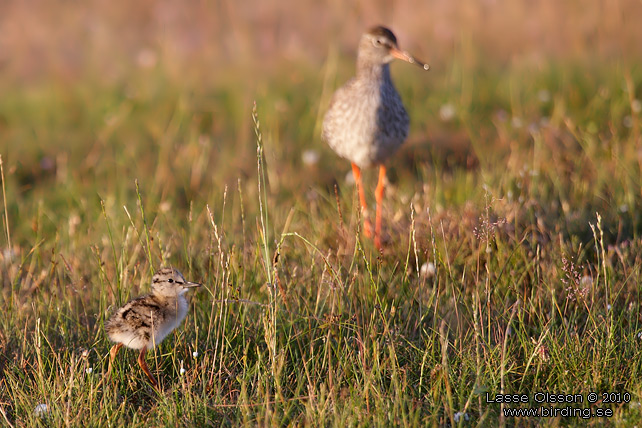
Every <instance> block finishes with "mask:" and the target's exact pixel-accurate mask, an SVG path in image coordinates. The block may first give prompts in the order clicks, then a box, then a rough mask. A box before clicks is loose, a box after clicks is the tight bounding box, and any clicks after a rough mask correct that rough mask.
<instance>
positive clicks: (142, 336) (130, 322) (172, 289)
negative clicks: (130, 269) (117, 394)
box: [105, 268, 200, 386]
mask: <svg viewBox="0 0 642 428" xmlns="http://www.w3.org/2000/svg"><path fill="white" fill-rule="evenodd" d="M199 286H200V284H197V283H195V282H188V281H186V280H185V278H184V277H183V275H182V274H181V273H180V272H179V271H178V270H176V269H174V268H164V269H161V270H159V271H158V272H156V273H155V274H154V276H153V277H152V292H151V293H150V294H147V295H145V296H141V297H138V298H136V299H133V300H131V301H129V302H128V303H126V304H125V305H124V306H123V307H121V308H120V309H118V310H117V311H116V312H115V313H114V314H113V315H112V316H111V318H109V320H108V321H107V322H106V323H105V330H106V332H107V336H108V337H109V339H110V340H111V341H112V342H116V344H115V345H114V346H113V347H112V349H111V351H110V355H111V358H110V369H109V370H111V363H112V362H113V360H114V358H115V357H116V354H117V353H118V350H119V349H120V348H121V347H122V346H123V345H124V346H126V347H128V348H131V349H137V350H140V353H139V355H138V363H139V364H140V366H141V368H142V369H143V371H144V372H145V374H146V375H147V376H148V377H149V380H150V381H151V382H152V384H153V385H154V386H156V385H157V383H156V380H155V379H154V377H153V376H152V375H151V373H150V372H149V369H148V368H147V364H146V363H145V359H144V356H145V353H146V352H147V350H148V349H151V348H153V347H155V346H157V345H158V344H159V343H160V342H161V341H162V340H163V339H164V338H165V337H166V336H167V335H168V334H169V333H171V331H172V330H174V329H175V328H176V327H178V325H179V324H180V323H181V321H183V319H185V316H186V315H187V306H188V304H187V299H186V298H185V295H184V294H185V293H186V292H187V290H188V289H189V288H192V287H199Z"/></svg>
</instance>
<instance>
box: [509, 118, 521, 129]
mask: <svg viewBox="0 0 642 428" xmlns="http://www.w3.org/2000/svg"><path fill="white" fill-rule="evenodd" d="M510 123H511V125H513V128H515V129H519V128H521V127H522V126H524V122H523V121H522V119H521V118H519V117H517V116H513V119H512V120H511V121H510Z"/></svg>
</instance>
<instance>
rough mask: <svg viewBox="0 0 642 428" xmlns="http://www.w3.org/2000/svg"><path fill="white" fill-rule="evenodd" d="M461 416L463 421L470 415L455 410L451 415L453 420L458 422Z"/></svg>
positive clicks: (468, 418)
mask: <svg viewBox="0 0 642 428" xmlns="http://www.w3.org/2000/svg"><path fill="white" fill-rule="evenodd" d="M462 418H463V419H464V421H469V420H470V415H469V414H468V413H464V412H457V413H455V414H454V415H453V419H454V420H455V422H459V421H460V420H461V419H462Z"/></svg>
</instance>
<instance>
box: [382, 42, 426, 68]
mask: <svg viewBox="0 0 642 428" xmlns="http://www.w3.org/2000/svg"><path fill="white" fill-rule="evenodd" d="M390 55H392V56H393V57H395V58H397V59H400V60H402V61H406V62H409V63H410V64H416V65H418V66H419V67H421V68H423V69H424V70H430V66H429V65H428V64H425V63H423V62H421V61H419V60H418V59H417V58H415V57H414V56H412V55H410V54H409V53H408V52H406V51H402V50H401V49H399V48H396V47H393V48H391V49H390Z"/></svg>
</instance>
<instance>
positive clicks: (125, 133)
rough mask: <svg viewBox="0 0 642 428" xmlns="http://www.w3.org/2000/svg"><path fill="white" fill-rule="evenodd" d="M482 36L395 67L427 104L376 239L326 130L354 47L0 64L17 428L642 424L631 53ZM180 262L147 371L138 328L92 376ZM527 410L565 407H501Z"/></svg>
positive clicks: (2, 414)
mask: <svg viewBox="0 0 642 428" xmlns="http://www.w3.org/2000/svg"><path fill="white" fill-rule="evenodd" d="M544 3H545V2H544ZM599 36H600V34H598V37H597V39H596V40H597V42H600V41H604V40H606V38H600V37H599ZM597 42H596V46H597V45H600V43H597ZM482 48H483V46H481V47H480V46H476V45H475V44H474V43H473V44H471V45H467V44H466V43H464V42H462V43H458V44H456V47H455V48H454V50H453V52H452V55H451V56H450V57H448V58H444V59H443V60H441V62H439V61H438V62H437V63H436V64H435V62H434V61H428V62H430V63H431V65H432V70H431V71H430V72H429V73H422V72H421V71H418V70H417V69H415V68H414V67H410V66H404V65H403V64H395V65H393V75H394V78H395V81H396V85H397V87H398V89H399V91H400V93H401V95H402V98H403V99H404V102H405V104H406V106H407V108H408V111H409V114H410V117H411V123H412V125H411V135H410V138H409V140H408V142H407V143H406V144H405V146H404V147H403V148H402V149H401V150H400V152H399V153H398V154H397V155H396V156H395V158H394V159H393V161H392V162H391V164H390V169H389V180H390V186H389V187H388V191H387V195H386V198H385V202H384V232H385V240H386V241H387V245H386V246H385V249H384V251H383V253H382V254H379V253H378V252H377V251H376V249H375V248H374V246H373V243H372V241H371V240H369V239H367V238H364V237H362V236H361V233H360V219H359V212H358V209H357V206H358V203H357V199H356V194H355V189H354V184H353V183H351V182H350V181H349V179H347V177H346V173H347V172H348V170H349V169H350V167H349V163H348V162H346V161H344V160H340V159H338V158H337V157H336V156H335V155H334V153H332V152H331V150H330V149H329V148H327V147H326V146H325V145H324V143H323V142H321V140H320V138H319V126H320V118H321V117H322V114H323V111H324V108H325V105H327V101H328V98H329V96H330V94H331V92H332V90H333V89H334V88H336V86H337V84H339V83H340V82H343V81H345V80H346V79H347V78H348V77H349V76H350V75H351V73H352V71H353V64H352V58H351V57H350V56H349V55H344V54H339V53H337V52H335V53H334V54H333V55H330V56H329V57H328V59H327V60H324V61H321V62H319V64H320V65H321V66H320V67H317V66H314V64H313V63H312V64H311V63H310V62H306V61H291V60H283V61H282V62H281V63H278V61H277V63H276V64H272V65H271V67H270V68H269V70H265V71H260V70H252V71H248V69H247V68H246V67H243V66H242V65H238V64H236V65H234V66H232V65H231V66H229V67H228V68H225V69H223V70H217V72H216V79H209V80H201V79H203V76H206V75H207V73H205V72H203V71H202V70H201V73H200V74H199V78H194V76H189V78H185V79H181V78H180V76H177V74H176V73H175V72H173V71H172V70H170V69H169V68H167V67H164V66H163V64H164V63H163V62H162V61H161V62H158V63H157V62H156V58H155V57H154V54H153V52H151V51H143V52H142V53H141V54H140V55H138V57H137V58H138V66H136V67H133V68H132V69H130V70H127V72H126V73H123V74H120V75H118V74H116V75H115V77H113V78H110V79H107V81H105V80H102V79H97V78H96V74H95V70H85V69H82V70H81V72H79V74H78V75H74V78H73V79H71V78H69V77H68V76H66V75H62V77H61V75H56V76H57V77H56V78H50V76H49V75H45V76H44V77H43V76H37V77H34V78H30V79H28V81H26V80H21V79H16V78H15V74H10V73H9V72H11V73H14V72H15V70H13V69H10V67H9V68H8V69H5V72H6V73H7V74H6V75H3V76H4V77H5V78H4V79H3V80H2V83H1V86H2V97H1V98H0V155H2V186H3V187H2V203H0V206H2V208H3V209H2V210H1V211H0V216H1V217H2V234H1V235H0V237H1V239H0V248H2V252H1V253H0V278H1V281H2V283H1V287H0V305H1V306H2V308H3V310H2V313H1V315H0V424H7V425H9V426H16V427H17V426H33V425H38V424H40V425H44V426H133V427H147V426H174V425H178V426H219V425H222V426H238V425H245V426H256V425H261V426H287V425H294V426H458V425H459V426H498V425H507V426H535V425H542V426H559V425H562V426H585V425H593V426H603V425H605V424H609V425H611V426H635V425H636V424H639V421H640V420H641V418H642V405H641V404H640V401H641V396H642V376H641V375H642V355H641V353H640V352H639V349H640V347H641V346H642V318H641V311H642V307H641V306H642V303H641V300H640V290H641V282H642V281H641V279H640V270H641V268H642V256H641V250H642V236H641V233H642V215H641V210H640V208H641V205H642V193H641V184H642V151H641V150H640V147H641V143H642V140H641V137H640V118H641V116H642V104H641V102H640V100H641V99H642V66H641V64H642V62H641V61H640V60H639V58H637V57H630V58H629V57H627V56H626V55H615V56H614V58H611V59H609V60H604V58H605V57H604V56H601V57H592V56H590V55H584V54H582V55H579V54H578V55H577V56H576V57H569V58H552V59H546V60H543V59H542V58H541V57H537V58H535V57H526V58H521V59H520V60H515V61H502V60H501V58H500V59H496V60H494V61H489V62H487V61H484V55H482V54H481V53H480V52H481V50H480V49H482ZM417 55H418V56H419V57H420V58H421V55H420V54H419V53H417ZM426 59H429V58H426ZM317 65H318V64H317ZM7 70H9V71H7ZM63 74H64V73H63ZM304 161H305V162H304ZM375 175H376V174H375V172H374V171H367V172H366V174H365V179H366V183H367V184H368V185H369V187H370V189H372V190H374V184H375V180H376V176H375ZM373 199H374V197H373V195H370V203H371V204H372V203H373ZM163 265H172V266H175V267H177V268H178V269H180V270H181V271H182V272H183V273H184V275H185V277H186V278H187V279H189V280H193V281H199V282H202V283H203V284H204V288H202V289H200V290H199V291H198V292H197V293H194V294H193V295H192V299H191V306H190V312H189V315H188V317H187V319H186V321H185V323H184V324H183V326H181V327H180V328H178V329H177V330H176V333H173V334H171V335H170V336H169V337H168V338H167V339H166V340H165V341H164V342H163V343H162V344H161V345H160V346H159V347H158V348H157V349H156V350H155V351H154V352H151V353H149V354H148V363H149V366H150V368H151V369H152V371H153V372H154V373H155V375H156V377H157V379H158V380H159V382H160V384H161V386H162V389H163V392H162V393H160V394H158V393H157V392H155V391H154V390H153V389H152V388H151V387H150V385H149V384H148V382H147V380H146V378H145V376H144V374H143V373H142V371H141V370H140V368H139V367H138V366H137V365H136V363H135V353H134V352H133V351H129V350H127V351H124V352H123V351H121V354H120V355H119V358H118V360H117V363H116V367H115V369H114V373H113V376H112V377H111V378H109V379H106V378H104V377H103V374H104V373H105V372H106V369H107V359H108V351H109V348H110V345H111V344H110V343H109V342H108V340H107V338H106V336H105V333H104V321H105V319H106V318H107V317H108V316H109V315H110V314H111V313H112V312H113V310H115V309H116V308H117V307H118V306H119V305H121V304H122V303H124V302H125V301H127V300H128V299H130V298H131V297H134V296H137V295H140V294H143V293H146V292H147V291H148V290H149V282H150V279H151V274H152V271H153V270H155V269H157V268H159V267H160V266H163ZM536 392H541V393H550V394H558V393H561V394H581V395H582V399H583V402H582V403H573V404H567V403H564V404H560V403H553V402H551V400H552V399H551V398H550V397H549V398H546V397H545V396H542V395H537V396H536V395H535V393H536ZM592 392H595V393H597V394H598V395H597V401H596V400H594V399H593V396H591V395H590V393H592ZM501 393H505V394H525V395H526V397H527V400H528V403H522V404H519V405H517V404H513V403H510V404H505V405H504V404H501V403H498V402H489V401H490V400H489V399H492V398H494V397H496V396H497V394H501ZM610 393H612V394H610ZM542 400H543V401H542ZM589 400H590V402H589ZM43 405H45V406H46V408H45V407H43ZM529 407H532V408H540V410H541V408H544V409H545V411H548V412H558V413H557V416H556V417H543V416H539V417H515V416H507V415H505V413H504V411H505V410H507V409H508V410H509V411H510V410H514V409H522V408H523V409H527V408H529ZM562 409H565V410H564V411H565V412H569V411H571V412H572V411H574V410H573V409H585V410H582V413H581V414H580V413H575V414H574V416H568V415H567V414H566V413H559V412H561V411H562ZM586 409H588V410H586ZM602 411H610V412H612V416H610V417H606V418H600V417H597V416H596V415H597V413H598V412H602ZM586 412H590V413H591V416H593V417H591V418H587V416H588V415H587V414H586Z"/></svg>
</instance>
